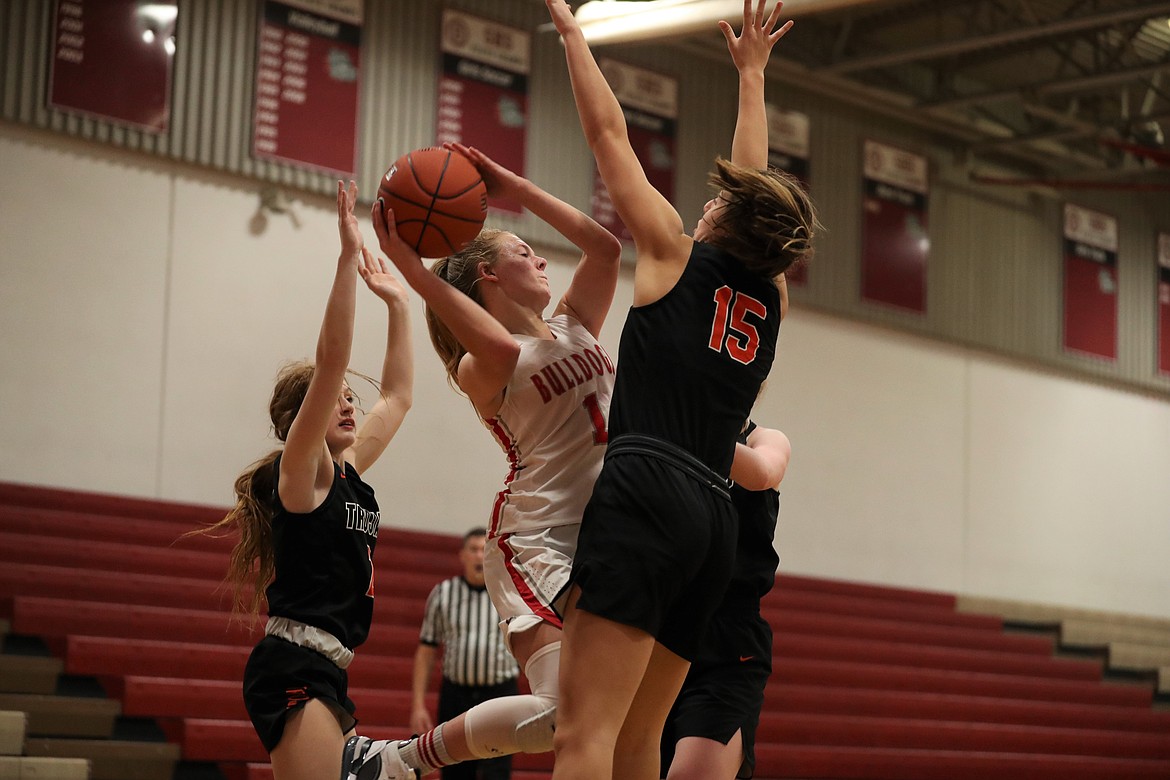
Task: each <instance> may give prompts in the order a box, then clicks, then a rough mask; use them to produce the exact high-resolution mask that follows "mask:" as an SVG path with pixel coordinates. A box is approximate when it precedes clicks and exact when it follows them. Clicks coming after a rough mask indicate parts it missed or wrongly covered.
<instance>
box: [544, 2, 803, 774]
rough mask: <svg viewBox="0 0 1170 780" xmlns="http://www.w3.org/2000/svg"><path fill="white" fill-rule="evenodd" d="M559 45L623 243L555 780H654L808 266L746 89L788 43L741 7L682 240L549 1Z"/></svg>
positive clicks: (572, 24) (730, 549)
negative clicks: (787, 309) (729, 99)
mask: <svg viewBox="0 0 1170 780" xmlns="http://www.w3.org/2000/svg"><path fill="white" fill-rule="evenodd" d="M545 2H546V5H547V7H548V10H549V13H550V16H551V17H552V21H553V24H554V25H555V26H556V29H557V32H559V33H560V34H561V39H562V42H563V43H564V51H565V58H566V61H567V64H568V70H569V78H570V81H571V84H572V90H573V98H574V100H575V102H576V104H577V113H578V115H579V117H580V120H581V128H582V130H583V131H584V134H585V139H586V141H587V142H588V144H589V148H590V149H591V150H592V152H593V156H594V159H595V160H596V163H597V170H598V172H599V173H600V175H601V178H602V180H603V181H604V182H605V186H606V189H608V191H609V194H610V196H611V198H612V199H613V203H614V206H615V208H616V210H617V213H618V216H620V217H621V219H622V221H623V222H624V223H625V225H626V227H627V228H628V229H629V231H630V233H631V235H632V236H633V238H634V244H635V249H636V264H635V270H634V306H633V308H632V309H631V310H630V312H629V315H628V316H627V318H626V323H625V327H624V329H623V331H622V337H621V346H620V350H619V352H618V365H619V369H618V374H617V380H616V383H615V386H614V396H613V406H612V410H611V415H610V429H609V430H610V443H609V448H608V451H607V453H606V459H605V467H604V468H603V469H602V471H601V474H600V475H599V476H598V479H597V484H596V486H595V487H594V490H593V496H592V497H591V498H590V501H589V504H588V506H587V507H586V509H585V515H584V518H583V520H582V523H581V535H580V542H579V545H578V550H577V558H576V560H575V562H574V565H573V588H572V592H571V594H570V597H569V610H568V612H567V613H566V617H565V643H564V651H563V653H562V663H561V671H562V674H561V693H562V696H561V705H560V707H558V711H557V732H556V753H557V756H556V766H555V769H554V771H553V777H554V778H555V780H576V778H588V779H589V780H598V779H599V778H610V777H615V778H617V777H620V778H622V780H649V778H657V777H658V776H659V775H658V770H659V766H658V764H659V752H658V745H659V737H660V734H661V731H662V725H663V723H664V722H665V719H666V716H667V713H668V711H669V709H670V705H671V703H672V702H673V701H674V698H675V695H676V694H677V693H678V691H679V688H680V686H681V685H682V682H683V679H684V678H685V676H686V673H687V668H688V665H689V663H690V662H691V661H692V660H694V658H695V655H696V651H697V649H698V642H699V640H700V639H701V638H702V636H703V633H704V629H705V628H706V624H707V622H708V620H709V619H710V616H711V615H712V613H713V612H714V610H715V609H716V607H717V606H718V603H719V599H720V596H721V595H722V592H723V590H724V589H725V588H726V586H727V582H728V578H729V577H730V574H731V565H732V562H733V559H734V552H735V536H736V519H735V512H734V510H733V508H732V504H731V500H730V497H729V495H728V486H727V478H728V476H729V474H730V475H732V476H734V475H735V473H736V472H735V468H734V466H733V462H734V461H737V460H738V458H736V456H735V453H736V437H737V435H738V433H739V431H740V429H741V428H742V427H743V424H744V421H745V420H746V419H747V417H748V412H749V411H750V410H751V408H752V404H753V403H754V401H755V399H756V395H757V393H758V391H759V389H760V385H761V383H762V382H763V381H764V379H765V378H766V377H767V376H768V373H769V371H770V369H771V367H772V361H773V358H774V356H775V351H776V339H777V337H778V334H779V330H780V318H781V314H782V307H783V301H784V297H783V289H782V287H783V282H782V278H779V277H780V275H781V274H783V273H784V271H785V270H786V269H787V268H788V267H789V266H790V265H791V264H792V263H793V262H795V261H797V260H801V259H802V258H804V257H806V256H807V255H809V254H811V251H812V240H813V233H814V231H815V229H816V227H817V224H816V217H815V215H814V212H813V207H812V203H811V201H810V200H809V198H808V196H807V195H806V194H805V192H804V191H803V190H802V189H801V187H800V186H799V185H798V184H797V183H796V181H795V180H794V179H792V178H791V177H789V176H787V175H785V174H783V173H780V172H778V171H774V170H769V169H768V165H767V160H768V126H767V115H766V112H765V110H764V71H765V67H766V65H767V63H768V58H769V56H770V54H771V50H772V47H773V46H774V45H775V44H776V42H777V41H778V40H779V39H780V38H781V37H782V36H783V35H784V34H785V33H786V32H787V31H788V30H789V29H790V28H791V24H792V23H791V22H788V23H786V24H778V22H779V10H780V9H779V4H777V5H776V7H775V8H774V9H773V11H772V13H771V14H765V10H766V7H765V0H744V4H743V26H742V28H741V32H740V33H739V34H738V35H737V34H736V33H735V32H734V31H733V28H732V26H731V24H729V23H728V22H726V21H723V22H720V23H719V26H720V29H721V30H722V31H723V34H724V37H725V39H726V41H727V46H728V50H729V52H730V54H731V59H732V61H733V62H734V64H735V67H736V70H737V71H738V74H739V101H738V109H737V116H736V126H735V133H734V135H733V137H732V145H731V160H730V161H726V160H717V161H716V169H715V171H714V172H713V173H712V174H711V175H710V177H709V181H710V183H711V184H712V185H713V190H714V191H715V192H716V193H717V194H716V196H715V197H714V198H713V199H712V200H710V201H708V203H707V204H706V205H705V206H704V207H703V215H702V218H701V219H700V220H699V222H698V224H697V225H696V226H695V229H694V231H693V234H691V235H688V234H687V232H686V229H685V227H684V225H683V221H682V218H681V216H680V215H679V213H678V212H677V211H676V210H675V208H674V206H673V205H672V204H671V203H670V202H669V201H668V200H667V199H666V198H664V197H663V196H662V195H661V194H660V193H658V192H657V191H656V190H655V189H654V187H653V186H652V185H651V184H650V182H649V180H648V179H647V178H646V174H645V172H644V171H643V169H642V165H641V163H640V162H639V160H638V157H637V156H636V154H635V152H634V149H633V147H632V146H631V144H630V136H629V133H628V131H627V128H626V122H625V117H624V114H623V112H622V107H621V105H620V104H619V103H618V100H617V98H616V97H615V95H614V93H613V91H612V90H611V89H610V87H609V85H608V84H607V83H606V80H605V77H604V76H603V75H602V73H601V70H600V69H599V68H598V66H597V63H596V61H595V60H594V58H593V54H592V53H591V52H590V50H589V46H588V43H587V42H586V40H585V36H584V34H583V33H582V31H581V28H580V26H579V25H578V23H577V20H576V18H575V17H574V16H573V12H572V10H571V9H570V8H569V6H568V4H567V3H565V2H564V0H545Z"/></svg>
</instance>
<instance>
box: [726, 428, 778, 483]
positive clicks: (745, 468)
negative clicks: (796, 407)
mask: <svg viewBox="0 0 1170 780" xmlns="http://www.w3.org/2000/svg"><path fill="white" fill-rule="evenodd" d="M791 457H792V444H791V442H789V441H788V437H787V436H785V435H784V433H783V432H782V431H778V430H776V429H774V428H761V427H759V426H757V427H756V428H755V429H753V430H752V432H751V433H750V434H748V437H747V444H746V445H743V444H736V445H735V458H734V460H732V462H731V478H732V479H733V480H735V481H736V482H737V483H738V484H739V485H741V486H742V487H744V488H747V489H748V490H766V489H768V488H775V487H776V486H777V485H779V484H780V480H782V479H784V473H785V472H786V471H787V470H788V461H789V459H791Z"/></svg>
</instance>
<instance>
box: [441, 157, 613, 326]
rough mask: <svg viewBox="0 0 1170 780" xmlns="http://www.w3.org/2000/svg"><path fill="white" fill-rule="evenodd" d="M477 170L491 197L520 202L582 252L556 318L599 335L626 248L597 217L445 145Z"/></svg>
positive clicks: (488, 162)
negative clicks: (568, 319)
mask: <svg viewBox="0 0 1170 780" xmlns="http://www.w3.org/2000/svg"><path fill="white" fill-rule="evenodd" d="M444 146H445V147H446V148H448V149H451V150H453V151H456V152H459V153H460V154H462V155H463V156H465V157H466V158H467V159H469V160H471V162H472V163H473V164H474V165H475V167H476V168H477V169H478V170H479V172H480V175H481V176H482V177H483V180H484V183H485V184H486V185H487V189H488V193H489V194H491V195H495V196H498V197H502V198H507V199H509V200H513V201H515V202H516V203H519V204H520V205H521V206H523V207H524V208H526V209H528V210H529V211H531V212H532V213H533V214H535V215H536V216H537V217H538V218H540V219H541V220H542V221H543V222H544V223H545V224H547V225H549V226H550V227H552V228H553V229H554V230H556V231H557V232H558V233H560V234H561V235H562V236H564V237H565V238H567V239H568V240H569V241H571V242H572V243H573V245H574V246H575V247H577V248H578V249H580V250H581V260H580V262H579V263H578V264H577V270H576V272H575V273H574V274H573V281H572V283H571V284H570V285H569V289H568V290H566V291H565V294H564V296H563V297H562V298H561V300H560V303H558V304H557V307H556V310H555V311H554V312H553V314H554V315H556V314H562V313H565V312H568V313H569V314H572V315H573V316H574V317H576V318H577V320H578V321H579V322H580V323H581V324H582V325H584V326H585V327H586V328H587V329H588V330H589V332H590V333H592V334H593V335H594V336H597V335H598V334H599V333H600V332H601V326H602V325H603V324H604V323H605V317H606V315H607V314H609V307H610V305H611V304H612V303H613V295H614V291H615V290H616V289H617V277H618V269H619V267H620V266H621V258H622V244H621V242H620V241H618V239H617V237H616V236H614V235H613V233H610V232H609V231H608V230H606V229H605V228H603V227H602V226H601V225H599V224H598V223H597V222H596V221H595V220H594V219H593V218H591V217H589V216H587V215H586V214H584V213H583V212H581V211H580V210H579V209H577V208H575V207H573V206H570V205H569V204H568V203H565V202H564V201H563V200H561V199H560V198H558V197H556V196H555V195H552V194H550V193H548V192H545V191H544V190H543V189H541V188H540V187H538V186H537V185H535V184H533V183H532V182H531V181H529V180H528V179H525V178H524V177H523V176H518V175H516V174H515V173H514V172H512V171H510V170H508V169H507V168H505V167H504V166H502V165H500V164H499V163H497V162H495V161H494V160H492V159H491V158H490V157H488V156H487V155H485V154H484V153H483V152H481V151H479V150H478V149H475V148H474V147H468V146H464V145H463V144H444Z"/></svg>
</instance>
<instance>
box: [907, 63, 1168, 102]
mask: <svg viewBox="0 0 1170 780" xmlns="http://www.w3.org/2000/svg"><path fill="white" fill-rule="evenodd" d="M1164 71H1170V61H1166V62H1160V63H1157V64H1155V65H1142V66H1139V67H1136V68H1124V69H1122V70H1117V71H1113V72H1111V73H1094V74H1092V75H1089V76H1077V77H1074V78H1065V79H1053V80H1051V81H1042V82H1039V83H1035V84H1021V85H1020V86H1018V87H1012V88H1011V89H996V90H992V91H990V92H982V93H980V94H978V95H963V96H962V97H956V98H947V99H945V100H932V101H925V102H923V103H920V104H919V105H920V106H921V107H922V108H930V109H935V108H950V109H954V108H966V107H967V106H974V105H978V104H980V103H1003V102H1004V101H1008V100H1016V99H1017V98H1019V97H1020V95H1028V94H1033V95H1059V94H1063V93H1066V92H1092V91H1093V90H1096V89H1098V88H1101V87H1112V86H1113V85H1115V84H1121V83H1124V82H1127V81H1137V80H1139V79H1144V78H1149V77H1151V76H1155V75H1157V74H1159V73H1162V72H1164Z"/></svg>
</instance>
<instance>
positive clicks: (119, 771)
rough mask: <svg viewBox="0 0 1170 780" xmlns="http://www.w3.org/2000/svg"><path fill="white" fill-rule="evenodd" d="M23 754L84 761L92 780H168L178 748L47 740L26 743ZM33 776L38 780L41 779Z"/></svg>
mask: <svg viewBox="0 0 1170 780" xmlns="http://www.w3.org/2000/svg"><path fill="white" fill-rule="evenodd" d="M24 752H25V755H26V756H28V757H34V758H42V759H47V760H60V759H70V758H72V759H76V760H80V761H81V763H86V761H88V763H89V774H88V777H90V778H91V779H92V780H128V778H135V779H136V780H169V778H171V777H173V775H174V772H175V765H176V764H178V762H179V753H180V751H179V746H178V745H174V744H171V743H169V742H130V741H123V740H112V739H57V738H51V737H39V738H38V737H30V738H28V739H26V740H25V748H24ZM35 776H36V777H37V778H38V780H39V778H40V777H41V775H35ZM71 777H73V776H71ZM81 777H85V775H82V776H81Z"/></svg>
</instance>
